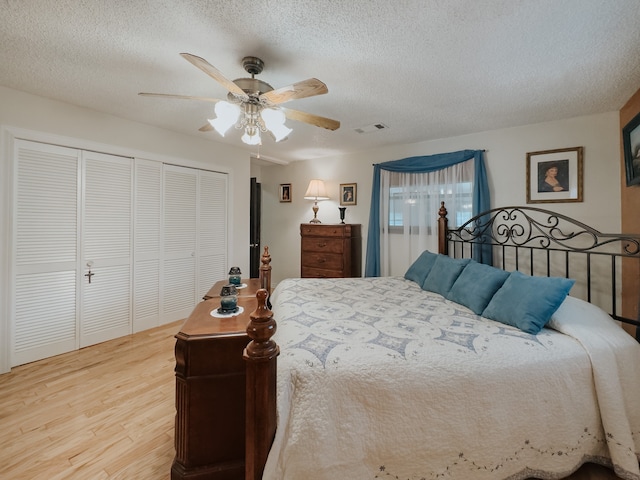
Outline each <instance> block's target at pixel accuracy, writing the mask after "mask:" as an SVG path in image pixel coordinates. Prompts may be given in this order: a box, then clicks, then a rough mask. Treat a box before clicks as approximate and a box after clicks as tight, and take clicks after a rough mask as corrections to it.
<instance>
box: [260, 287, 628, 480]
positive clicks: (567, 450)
mask: <svg viewBox="0 0 640 480" xmlns="http://www.w3.org/2000/svg"><path fill="white" fill-rule="evenodd" d="M272 302H273V311H274V316H275V319H276V320H277V322H278V331H277V333H276V337H275V340H276V341H277V342H278V344H279V345H280V349H281V354H280V357H279V358H278V428H277V432H276V438H275V441H274V444H273V447H272V449H271V452H270V455H269V458H268V461H267V466H266V469H265V473H264V477H263V478H264V479H266V480H287V479H290V480H294V479H295V480H302V479H305V480H306V479H313V480H323V479H327V480H336V479H348V480H359V479H387V478H388V479H403V480H422V479H464V480H468V479H491V480H495V479H523V478H529V477H537V478H562V477H564V476H566V475H568V474H570V473H571V472H572V471H574V470H575V469H577V468H578V467H579V466H580V465H581V464H583V463H584V462H596V463H601V464H613V465H614V467H615V469H616V472H617V473H618V475H619V476H621V477H622V478H628V479H634V480H638V479H640V472H639V470H638V454H639V452H640V374H639V373H638V372H639V371H640V346H639V345H638V344H637V342H635V341H634V340H633V339H632V338H631V337H630V336H629V335H628V334H626V333H625V332H623V331H622V329H621V328H620V327H619V326H618V325H617V324H616V323H615V322H613V321H612V320H611V319H610V318H609V317H608V316H607V315H606V314H605V313H604V312H602V311H601V310H599V309H598V308H596V307H594V306H592V305H589V304H587V303H586V302H582V301H580V300H576V299H573V298H570V297H569V298H568V299H567V300H566V301H565V303H564V304H563V305H562V306H561V307H560V309H559V310H558V311H557V312H556V314H555V315H554V318H553V319H552V322H551V327H553V329H552V328H545V329H543V330H542V332H541V333H540V334H538V335H537V336H534V335H529V334H526V333H523V332H521V331H520V330H517V329H515V328H512V327H509V326H506V325H503V324H500V323H497V322H494V321H491V320H486V319H483V318H481V317H479V316H477V315H474V314H473V313H472V312H471V311H469V310H468V309H466V308H465V307H462V306H460V305H458V304H455V303H452V302H449V301H447V300H445V299H444V298H443V297H441V296H440V295H437V294H434V293H430V292H426V291H423V290H421V289H420V287H419V286H418V285H416V284H415V283H413V282H411V281H408V280H405V279H403V278H400V277H387V278H357V279H332V280H322V279H290V280H285V281H283V282H281V283H280V284H279V285H278V287H277V289H276V291H275V292H274V294H273V296H272ZM561 332H563V333H561Z"/></svg>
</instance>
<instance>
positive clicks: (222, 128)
mask: <svg viewBox="0 0 640 480" xmlns="http://www.w3.org/2000/svg"><path fill="white" fill-rule="evenodd" d="M215 112H216V118H214V119H212V120H209V123H210V124H211V126H212V127H213V128H214V129H215V130H216V132H218V133H219V134H220V135H222V136H223V137H224V134H225V133H226V132H227V130H229V129H230V128H231V127H232V126H233V125H234V124H235V123H236V122H237V121H238V117H239V116H240V107H238V106H237V105H234V104H233V103H229V102H225V101H220V102H218V103H216V106H215Z"/></svg>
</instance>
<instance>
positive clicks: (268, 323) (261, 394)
mask: <svg viewBox="0 0 640 480" xmlns="http://www.w3.org/2000/svg"><path fill="white" fill-rule="evenodd" d="M267 297H268V292H267V290H266V289H264V288H261V289H260V290H258V291H257V293H256V298H257V300H258V306H257V307H256V309H255V310H254V311H253V312H252V313H251V314H250V315H249V318H250V319H251V320H250V322H249V325H247V335H248V336H249V338H251V341H250V342H249V344H248V345H247V346H246V348H245V349H244V355H243V357H244V359H245V361H246V367H247V368H246V371H247V385H246V386H247V388H246V417H245V422H246V432H245V433H246V448H245V479H246V480H260V479H261V478H262V472H263V470H264V466H265V464H266V463H267V455H268V454H269V450H270V449H271V444H272V443H273V437H274V436H275V434H276V367H277V363H276V361H277V358H278V354H279V353H280V349H279V348H278V345H277V344H276V342H274V341H273V340H272V339H271V337H273V335H274V334H275V333H276V328H277V325H276V321H275V320H274V319H273V312H271V310H269V308H268V307H267Z"/></svg>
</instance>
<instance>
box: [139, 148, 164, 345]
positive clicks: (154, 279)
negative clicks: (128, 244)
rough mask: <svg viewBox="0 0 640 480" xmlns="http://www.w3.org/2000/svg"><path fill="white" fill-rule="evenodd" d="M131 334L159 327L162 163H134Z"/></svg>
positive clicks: (144, 161) (140, 160) (160, 303)
mask: <svg viewBox="0 0 640 480" xmlns="http://www.w3.org/2000/svg"><path fill="white" fill-rule="evenodd" d="M134 210H135V213H134V223H133V230H134V266H133V269H134V271H133V279H134V280H133V331H134V332H140V331H142V330H146V329H149V328H153V327H156V326H158V325H159V322H160V311H161V305H162V297H161V295H160V275H161V273H160V272H161V263H160V262H161V249H160V245H161V237H162V163H160V162H153V161H149V160H142V159H136V160H135V209H134Z"/></svg>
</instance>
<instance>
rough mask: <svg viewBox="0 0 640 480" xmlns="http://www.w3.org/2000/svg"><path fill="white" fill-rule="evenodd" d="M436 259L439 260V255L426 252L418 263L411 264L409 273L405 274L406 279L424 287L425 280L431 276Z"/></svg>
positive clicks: (421, 255) (417, 260) (418, 259)
mask: <svg viewBox="0 0 640 480" xmlns="http://www.w3.org/2000/svg"><path fill="white" fill-rule="evenodd" d="M436 258H438V254H437V253H431V252H430V251H429V250H425V251H424V252H422V253H421V254H420V256H419V257H418V258H417V259H416V261H415V262H413V264H411V266H410V267H409V269H408V270H407V273H405V274H404V278H406V279H407V280H413V281H414V282H416V283H417V284H418V285H420V286H422V284H423V283H424V279H425V278H427V275H429V272H430V271H431V268H432V267H433V264H434V263H436Z"/></svg>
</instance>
